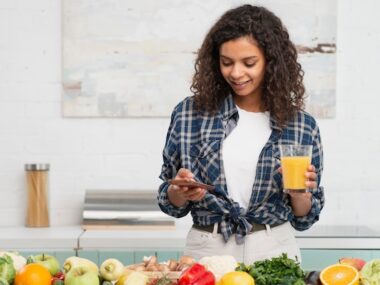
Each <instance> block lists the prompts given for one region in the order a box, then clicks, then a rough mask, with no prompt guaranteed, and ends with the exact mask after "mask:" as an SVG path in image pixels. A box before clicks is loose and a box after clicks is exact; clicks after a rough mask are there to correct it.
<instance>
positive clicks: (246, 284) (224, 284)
mask: <svg viewBox="0 0 380 285" xmlns="http://www.w3.org/2000/svg"><path fill="white" fill-rule="evenodd" d="M218 285H255V280H254V279H253V277H252V276H251V275H249V274H248V273H247V272H243V271H233V272H228V273H226V274H224V275H223V276H222V278H221V279H220V281H219V282H218Z"/></svg>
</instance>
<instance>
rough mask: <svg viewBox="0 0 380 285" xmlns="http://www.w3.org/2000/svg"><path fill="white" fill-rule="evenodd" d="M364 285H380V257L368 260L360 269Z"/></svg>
mask: <svg viewBox="0 0 380 285" xmlns="http://www.w3.org/2000/svg"><path fill="white" fill-rule="evenodd" d="M360 275H361V282H362V284H363V285H380V259H372V260H371V261H369V262H367V263H366V264H365V265H364V267H363V268H362V270H361V271H360Z"/></svg>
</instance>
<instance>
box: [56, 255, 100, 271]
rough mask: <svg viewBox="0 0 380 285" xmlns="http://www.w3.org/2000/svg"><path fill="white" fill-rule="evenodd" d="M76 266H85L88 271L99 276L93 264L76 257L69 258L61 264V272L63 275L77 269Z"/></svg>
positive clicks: (97, 269)
mask: <svg viewBox="0 0 380 285" xmlns="http://www.w3.org/2000/svg"><path fill="white" fill-rule="evenodd" d="M77 266H86V267H87V268H88V269H90V270H92V271H94V272H96V273H97V274H99V268H98V266H97V265H96V264H95V263H94V262H92V261H91V260H88V259H86V258H82V257H77V256H71V257H69V258H67V259H66V260H65V262H64V263H63V270H64V271H65V273H67V272H69V271H70V270H71V269H72V268H74V267H77Z"/></svg>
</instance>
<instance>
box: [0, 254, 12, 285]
mask: <svg viewBox="0 0 380 285" xmlns="http://www.w3.org/2000/svg"><path fill="white" fill-rule="evenodd" d="M15 275H16V269H15V267H14V266H13V260H12V258H10V257H9V256H8V255H4V256H3V257H0V278H1V279H3V280H6V281H7V282H8V283H12V282H13V280H14V278H15ZM2 283H5V282H4V281H2Z"/></svg>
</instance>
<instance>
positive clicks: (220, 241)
mask: <svg viewBox="0 0 380 285" xmlns="http://www.w3.org/2000/svg"><path fill="white" fill-rule="evenodd" d="M302 80H303V71H302V68H301V65H300V64H299V63H298V62H297V51H296V48H295V46H294V44H293V43H292V42H291V41H290V39H289V34H288V32H287V30H286V28H285V27H284V26H283V24H282V23H281V20H280V19H279V18H278V17H277V16H275V15H274V14H273V13H272V12H270V11H268V10H267V9H265V8H263V7H257V6H251V5H244V6H241V7H238V8H235V9H231V10H229V11H227V12H226V13H225V14H224V15H223V16H222V17H221V18H220V19H219V20H218V21H217V22H216V23H215V25H214V26H213V27H212V28H211V30H210V31H209V32H208V34H207V35H206V38H205V39H204V42H203V44H202V46H201V48H200V50H199V52H198V56H197V59H196V62H195V75H194V77H193V83H192V86H191V90H192V91H193V94H194V96H191V97H188V98H186V99H184V100H183V101H182V102H180V103H179V104H178V105H177V106H176V107H175V109H174V111H173V113H172V116H171V123H170V126H169V130H168V134H167V138H166V144H165V148H164V151H163V159H164V161H163V166H162V172H161V176H160V178H161V179H162V180H163V181H164V182H163V183H162V184H161V186H160V188H159V195H158V202H159V206H160V208H161V209H162V211H164V212H165V213H167V214H169V215H171V216H174V217H183V216H185V215H187V214H188V213H189V212H191V215H192V218H193V227H192V228H191V230H190V231H189V234H188V236H187V240H186V248H185V254H186V255H192V256H193V257H195V258H197V259H198V258H201V257H203V256H209V255H223V254H228V255H233V256H235V258H236V259H237V260H238V261H242V262H245V263H252V262H254V261H256V260H261V259H265V258H271V257H274V256H278V255H280V254H281V253H282V252H285V253H287V254H288V256H289V257H291V258H296V259H298V260H299V259H300V252H299V248H298V246H297V244H296V241H295V237H294V229H296V230H305V229H308V228H309V227H310V226H311V225H312V224H313V223H315V222H316V221H317V220H318V218H319V214H320V211H321V209H322V208H323V205H324V194H323V189H322V187H319V182H320V179H321V174H322V168H323V165H322V145H321V139H320V135H319V129H318V126H317V124H316V122H315V120H314V119H313V118H312V117H311V116H310V115H309V114H307V113H306V112H304V111H303V110H302V108H303V106H304V93H305V89H304V86H303V82H302ZM281 144H302V145H312V146H313V152H312V163H311V165H310V166H309V168H308V171H307V172H306V173H305V175H306V177H307V182H306V185H305V187H306V188H308V189H312V191H308V192H306V193H289V194H288V193H285V192H284V191H283V183H282V174H281V167H280V160H279V157H280V153H279V145H281ZM169 179H175V180H176V181H178V180H195V181H199V182H202V183H207V184H211V185H214V186H215V187H216V188H215V190H213V191H207V190H206V189H205V188H203V187H188V186H178V185H177V186H176V185H172V184H169V183H168V180H169Z"/></svg>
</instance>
